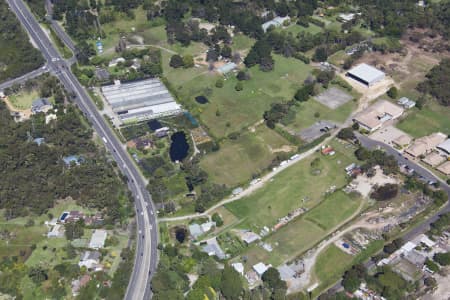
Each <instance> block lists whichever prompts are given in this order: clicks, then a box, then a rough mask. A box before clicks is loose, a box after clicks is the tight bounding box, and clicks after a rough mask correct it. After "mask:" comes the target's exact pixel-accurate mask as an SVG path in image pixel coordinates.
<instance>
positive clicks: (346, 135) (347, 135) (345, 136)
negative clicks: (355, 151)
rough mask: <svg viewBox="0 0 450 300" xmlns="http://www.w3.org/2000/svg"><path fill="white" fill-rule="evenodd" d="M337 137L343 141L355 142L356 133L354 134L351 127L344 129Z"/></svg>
mask: <svg viewBox="0 0 450 300" xmlns="http://www.w3.org/2000/svg"><path fill="white" fill-rule="evenodd" d="M356 124H358V123H356ZM337 137H338V138H340V139H341V140H353V139H355V138H356V136H355V133H354V132H353V128H350V127H346V128H342V129H341V130H340V131H339V132H338V134H337Z"/></svg>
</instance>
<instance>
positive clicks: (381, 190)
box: [370, 183, 398, 201]
mask: <svg viewBox="0 0 450 300" xmlns="http://www.w3.org/2000/svg"><path fill="white" fill-rule="evenodd" d="M397 194H398V185H397V184H392V183H387V184H385V185H382V186H380V187H377V188H376V189H375V190H374V191H373V192H372V194H370V197H372V198H373V199H376V200H378V201H386V200H389V199H392V198H395V197H396V196H397Z"/></svg>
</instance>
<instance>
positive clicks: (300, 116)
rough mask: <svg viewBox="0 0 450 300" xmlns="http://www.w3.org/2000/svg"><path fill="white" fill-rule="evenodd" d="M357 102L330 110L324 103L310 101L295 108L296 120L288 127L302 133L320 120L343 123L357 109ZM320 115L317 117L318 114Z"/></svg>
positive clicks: (350, 102)
mask: <svg viewBox="0 0 450 300" xmlns="http://www.w3.org/2000/svg"><path fill="white" fill-rule="evenodd" d="M356 105H357V102H355V101H349V102H347V103H345V104H344V105H342V106H340V107H338V108H337V109H334V110H333V109H330V108H328V107H327V106H325V105H323V104H322V103H320V102H318V101H316V100H314V99H309V100H308V102H306V103H299V104H298V105H297V106H295V111H296V114H295V119H294V121H293V122H292V123H290V124H288V126H287V127H289V128H291V129H293V130H296V131H300V130H302V129H305V128H307V127H309V126H311V125H312V124H314V123H315V122H317V121H319V120H330V121H335V122H338V123H343V122H344V121H345V120H346V119H347V118H348V117H349V116H350V114H351V112H352V111H353V110H354V109H355V108H356ZM317 113H318V114H319V116H318V117H316V114H317Z"/></svg>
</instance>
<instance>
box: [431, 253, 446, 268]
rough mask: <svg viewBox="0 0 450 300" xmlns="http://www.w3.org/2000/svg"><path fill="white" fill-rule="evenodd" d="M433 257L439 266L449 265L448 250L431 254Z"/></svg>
mask: <svg viewBox="0 0 450 300" xmlns="http://www.w3.org/2000/svg"><path fill="white" fill-rule="evenodd" d="M433 259H434V261H436V262H437V263H438V264H440V265H441V266H448V265H450V252H446V253H436V254H435V255H434V256H433Z"/></svg>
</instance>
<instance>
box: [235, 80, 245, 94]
mask: <svg viewBox="0 0 450 300" xmlns="http://www.w3.org/2000/svg"><path fill="white" fill-rule="evenodd" d="M234 89H235V90H236V91H238V92H240V91H242V90H243V89H244V85H243V84H242V82H240V81H239V82H238V83H236V86H235V87H234Z"/></svg>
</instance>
